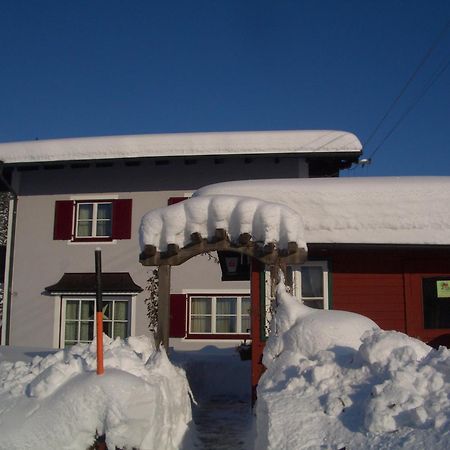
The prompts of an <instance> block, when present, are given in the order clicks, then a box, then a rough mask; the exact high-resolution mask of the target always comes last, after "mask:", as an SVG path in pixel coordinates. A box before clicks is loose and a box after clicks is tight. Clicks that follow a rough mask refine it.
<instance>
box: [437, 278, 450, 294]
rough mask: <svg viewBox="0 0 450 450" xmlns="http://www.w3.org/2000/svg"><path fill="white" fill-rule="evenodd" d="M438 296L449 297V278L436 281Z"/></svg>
mask: <svg viewBox="0 0 450 450" xmlns="http://www.w3.org/2000/svg"><path fill="white" fill-rule="evenodd" d="M436 288H437V296H438V298H450V280H439V281H436Z"/></svg>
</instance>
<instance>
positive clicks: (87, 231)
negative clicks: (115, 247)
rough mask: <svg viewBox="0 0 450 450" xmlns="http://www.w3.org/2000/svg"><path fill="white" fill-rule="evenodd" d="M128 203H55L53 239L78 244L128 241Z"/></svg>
mask: <svg viewBox="0 0 450 450" xmlns="http://www.w3.org/2000/svg"><path fill="white" fill-rule="evenodd" d="M131 208H132V201H131V199H120V200H63V201H57V202H55V223H54V232H53V238H54V239H55V240H70V241H79V242H92V241H111V240H113V239H130V238H131Z"/></svg>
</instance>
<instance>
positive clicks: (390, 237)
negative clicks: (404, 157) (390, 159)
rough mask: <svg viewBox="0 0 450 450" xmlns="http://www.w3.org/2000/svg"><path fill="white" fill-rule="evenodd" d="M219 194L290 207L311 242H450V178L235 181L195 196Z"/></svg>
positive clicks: (204, 190)
mask: <svg viewBox="0 0 450 450" xmlns="http://www.w3.org/2000/svg"><path fill="white" fill-rule="evenodd" d="M217 194H221V195H242V196H248V197H252V198H257V199H262V200H265V201H267V202H274V203H278V204H281V205H285V206H288V207H289V208H291V209H292V210H293V211H295V212H296V213H297V214H298V215H299V216H300V217H302V219H303V222H304V227H305V234H304V237H305V239H306V242H307V243H329V242H330V243H357V244H363V243H365V244H390V243H392V244H442V245H449V244H450V210H449V209H448V208H445V207H443V205H448V204H449V203H450V177H372V178H306V179H280V180H247V181H231V182H227V183H218V184H214V185H211V186H206V187H204V188H201V189H199V190H198V191H196V192H195V193H194V196H200V197H201V196H204V195H206V196H211V195H217Z"/></svg>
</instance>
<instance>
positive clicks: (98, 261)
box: [95, 249, 105, 375]
mask: <svg viewBox="0 0 450 450" xmlns="http://www.w3.org/2000/svg"><path fill="white" fill-rule="evenodd" d="M95 285H96V286H95V287H96V300H97V312H96V315H95V316H96V323H97V375H103V374H104V373H105V369H104V367H103V299H102V251H101V250H100V249H96V250H95Z"/></svg>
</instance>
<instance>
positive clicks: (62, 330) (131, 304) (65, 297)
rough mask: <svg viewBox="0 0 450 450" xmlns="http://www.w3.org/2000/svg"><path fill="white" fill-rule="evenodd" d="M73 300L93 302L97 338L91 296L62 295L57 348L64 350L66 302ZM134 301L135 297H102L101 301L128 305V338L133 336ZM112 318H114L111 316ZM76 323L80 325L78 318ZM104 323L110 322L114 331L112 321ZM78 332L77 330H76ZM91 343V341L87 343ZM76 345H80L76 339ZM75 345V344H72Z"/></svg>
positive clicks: (93, 299) (95, 330) (93, 297)
mask: <svg viewBox="0 0 450 450" xmlns="http://www.w3.org/2000/svg"><path fill="white" fill-rule="evenodd" d="M73 300H78V301H80V302H81V301H93V302H94V319H93V322H94V336H93V337H94V338H95V337H96V336H97V324H96V320H95V311H96V308H95V306H96V298H95V296H93V295H62V296H61V314H60V317H61V320H60V333H59V334H60V339H59V348H64V347H65V340H66V339H65V330H66V303H67V301H73ZM135 300H136V295H122V294H121V295H114V294H111V295H104V296H103V301H104V302H111V301H112V302H115V301H126V302H127V304H128V321H127V322H128V327H127V337H128V336H133V335H134V334H135V311H136V307H135ZM113 308H114V307H113ZM79 311H81V309H79ZM113 317H114V316H113ZM77 322H79V325H78V326H80V323H81V320H80V318H79V317H78V318H77ZM104 322H112V326H111V329H112V330H114V326H113V325H114V319H112V320H108V321H104ZM78 331H79V330H78ZM78 336H80V333H78ZM83 342H84V341H83ZM89 342H92V341H89ZM77 343H80V340H79V339H78V341H77ZM74 345H75V344H74Z"/></svg>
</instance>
